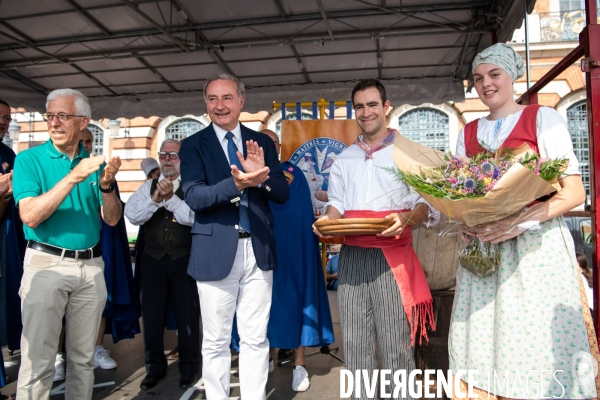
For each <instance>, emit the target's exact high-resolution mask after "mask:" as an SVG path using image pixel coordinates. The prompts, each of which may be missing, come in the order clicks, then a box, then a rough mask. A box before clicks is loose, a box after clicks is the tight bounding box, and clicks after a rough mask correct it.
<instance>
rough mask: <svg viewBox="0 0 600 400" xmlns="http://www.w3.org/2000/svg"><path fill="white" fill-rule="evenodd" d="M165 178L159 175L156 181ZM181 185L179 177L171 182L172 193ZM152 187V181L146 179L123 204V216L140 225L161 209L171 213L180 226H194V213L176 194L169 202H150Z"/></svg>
mask: <svg viewBox="0 0 600 400" xmlns="http://www.w3.org/2000/svg"><path fill="white" fill-rule="evenodd" d="M163 179H165V177H164V176H163V175H162V174H161V175H160V177H159V178H158V181H159V182H160V181H162V180H163ZM180 185H181V175H180V176H178V177H177V179H176V180H174V181H173V192H176V191H177V189H178V188H179V186H180ZM151 187H152V179H148V180H147V181H146V182H144V183H143V184H142V186H140V188H139V189H138V190H136V191H135V193H134V194H132V195H131V197H130V198H129V200H128V201H127V203H126V204H125V216H126V217H127V219H129V222H131V223H132V224H133V225H142V224H144V223H146V222H147V221H148V220H149V219H150V218H152V216H153V215H154V213H155V212H156V211H157V210H158V209H159V208H161V207H164V208H166V209H167V210H169V211H171V212H172V213H173V217H175V220H176V221H177V222H178V223H180V224H181V225H187V226H192V225H193V224H194V212H193V211H192V210H190V207H188V205H187V204H185V202H184V201H183V200H181V199H180V198H179V197H177V195H176V194H173V196H172V197H171V198H170V199H169V200H166V201H165V200H163V201H161V202H160V203H155V202H153V201H152V195H151V194H150V189H151Z"/></svg>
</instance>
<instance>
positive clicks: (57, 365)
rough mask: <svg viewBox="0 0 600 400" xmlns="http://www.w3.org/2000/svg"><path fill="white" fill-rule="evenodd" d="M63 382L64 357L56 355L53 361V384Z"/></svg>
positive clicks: (59, 354) (60, 354)
mask: <svg viewBox="0 0 600 400" xmlns="http://www.w3.org/2000/svg"><path fill="white" fill-rule="evenodd" d="M64 380H65V356H64V354H63V353H58V354H56V361H54V382H58V381H64Z"/></svg>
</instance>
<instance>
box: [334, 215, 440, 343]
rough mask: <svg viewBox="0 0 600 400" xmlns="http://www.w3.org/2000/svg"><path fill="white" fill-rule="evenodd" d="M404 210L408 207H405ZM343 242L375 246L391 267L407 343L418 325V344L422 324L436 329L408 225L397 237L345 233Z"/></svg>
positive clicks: (428, 294) (423, 274) (431, 302)
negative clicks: (406, 324)
mask: <svg viewBox="0 0 600 400" xmlns="http://www.w3.org/2000/svg"><path fill="white" fill-rule="evenodd" d="M404 211H407V210H404ZM400 212H403V211H345V212H344V217H345V218H384V217H385V216H387V215H389V214H390V213H400ZM345 244H347V245H350V246H357V247H363V248H378V249H381V250H382V251H383V255H384V256H385V259H386V261H387V262H388V264H389V265H390V268H391V269H392V273H393V274H394V278H395V279H396V283H397V284H398V289H400V297H402V304H403V305H404V312H405V313H406V317H407V318H408V322H409V324H410V339H411V341H410V344H411V346H412V345H414V344H415V336H416V333H417V328H418V327H420V328H421V330H420V337H419V344H421V342H422V339H423V337H425V339H428V337H427V329H426V328H425V325H426V323H427V322H429V326H430V327H431V329H432V330H435V321H434V319H433V299H432V298H431V292H430V291H429V285H428V284H427V279H426V278H425V272H423V267H422V266H421V262H420V261H419V258H418V257H417V254H416V253H415V251H414V249H413V248H412V246H411V244H412V226H407V227H406V228H404V231H403V232H402V234H401V235H400V237H399V238H395V237H381V236H346V240H345Z"/></svg>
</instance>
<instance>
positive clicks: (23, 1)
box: [0, 0, 535, 119]
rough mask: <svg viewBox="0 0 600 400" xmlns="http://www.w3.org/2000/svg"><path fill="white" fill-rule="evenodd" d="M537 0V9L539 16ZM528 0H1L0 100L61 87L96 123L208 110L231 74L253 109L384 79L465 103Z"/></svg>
mask: <svg viewBox="0 0 600 400" xmlns="http://www.w3.org/2000/svg"><path fill="white" fill-rule="evenodd" d="M534 1H535V0H528V3H529V4H528V7H529V8H530V9H531V8H532V7H533V3H534ZM524 4H525V2H524V1H522V0H464V1H457V0H304V1H290V0H220V1H217V2H208V1H197V0H196V1H195V0H137V1H136V0H0V88H1V90H0V98H1V99H4V100H6V101H7V102H9V104H10V105H11V106H13V107H24V108H25V109H27V110H29V111H34V110H35V111H42V112H43V110H44V109H45V108H44V107H45V105H44V103H45V97H46V94H47V93H48V92H49V91H51V90H53V89H57V88H64V87H70V88H73V89H77V90H80V91H81V92H83V93H84V94H85V95H87V96H88V97H89V98H90V102H91V104H92V112H93V117H94V118H95V119H99V118H105V117H107V118H116V117H136V116H145V117H148V116H152V115H156V116H166V115H185V114H190V113H192V114H200V113H203V112H205V105H204V100H203V88H204V83H205V81H206V78H207V77H208V76H209V75H210V74H213V73H219V72H228V73H231V74H233V75H235V76H237V77H238V78H240V79H241V80H242V81H243V82H244V83H245V84H246V87H247V99H246V106H245V108H244V109H245V110H246V111H251V112H252V111H258V110H266V109H269V108H270V107H271V103H272V102H273V101H277V102H296V101H316V100H318V99H319V98H321V97H323V98H325V100H327V101H330V100H347V99H349V96H350V91H351V90H352V87H353V86H354V85H355V83H356V81H357V80H359V79H365V78H378V79H381V80H382V81H383V83H384V84H385V85H386V87H387V90H388V96H389V98H390V100H391V101H392V103H393V104H395V105H398V104H402V103H408V104H421V103H424V102H430V103H441V102H444V101H462V100H464V89H463V81H464V80H465V79H467V78H468V76H469V75H470V64H471V62H472V60H473V58H474V56H475V54H476V52H477V51H480V50H481V49H483V48H485V47H486V46H489V45H490V44H491V36H492V35H491V32H492V31H496V35H497V40H498V41H507V40H510V39H511V36H512V33H513V31H514V30H515V29H516V28H518V27H519V26H520V25H521V21H522V19H523V15H524V13H523V8H524Z"/></svg>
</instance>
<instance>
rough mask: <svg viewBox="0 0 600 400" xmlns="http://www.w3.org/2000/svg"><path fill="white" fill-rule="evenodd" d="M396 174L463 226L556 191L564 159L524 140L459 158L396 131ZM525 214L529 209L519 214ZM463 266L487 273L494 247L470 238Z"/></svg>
mask: <svg viewBox="0 0 600 400" xmlns="http://www.w3.org/2000/svg"><path fill="white" fill-rule="evenodd" d="M394 161H395V163H396V166H397V167H398V168H397V170H394V171H391V172H393V173H394V174H396V176H397V177H398V179H401V180H402V181H404V182H406V183H407V184H409V185H410V186H412V187H413V188H414V189H415V190H416V191H417V192H418V193H419V194H420V195H421V196H423V198H425V200H427V202H428V203H429V204H431V205H432V206H433V207H434V208H436V209H437V210H439V211H440V212H441V213H443V214H446V215H447V216H448V217H450V218H451V219H452V220H454V221H458V222H460V223H462V224H465V225H467V226H468V227H469V228H472V227H475V229H476V227H477V226H478V225H481V224H486V223H489V222H494V221H498V220H500V219H502V218H505V217H507V216H509V215H512V214H515V213H516V212H521V213H523V211H522V210H523V208H524V207H526V206H527V205H529V204H530V203H532V202H533V201H534V200H536V199H538V198H541V197H543V196H545V195H548V194H551V193H553V192H556V191H557V189H559V188H560V186H559V185H558V178H559V177H560V176H561V175H562V174H563V173H564V171H565V170H566V168H567V166H568V163H569V161H568V160H567V159H564V158H563V159H555V160H542V159H540V157H539V155H537V154H535V153H534V152H533V151H532V150H531V149H530V148H529V147H528V146H527V145H524V146H521V147H519V148H518V149H512V150H500V151H498V152H496V154H491V153H482V154H478V155H477V156H475V157H474V158H472V159H461V158H458V157H455V156H453V155H452V154H449V153H443V152H440V151H436V150H433V149H431V148H429V147H426V146H422V145H420V144H418V143H415V142H412V141H411V140H409V139H407V138H405V137H403V136H401V135H397V136H396V141H395V148H394ZM525 215H527V216H528V217H531V213H525ZM459 259H460V262H461V265H462V266H463V268H465V269H467V270H469V271H470V272H471V273H473V274H475V275H477V276H488V275H491V274H492V273H494V272H495V270H496V268H497V267H498V265H499V263H500V251H499V246H498V245H494V244H491V243H489V242H482V241H481V240H479V239H477V238H473V240H471V242H470V243H469V244H468V245H466V246H465V247H464V248H463V249H462V250H461V251H460V253H459Z"/></svg>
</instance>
